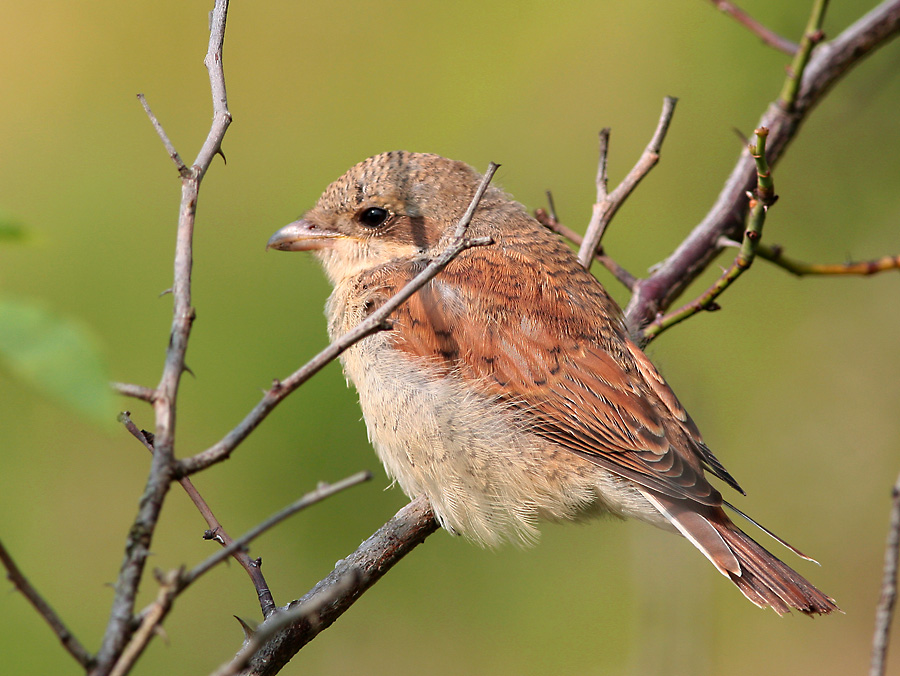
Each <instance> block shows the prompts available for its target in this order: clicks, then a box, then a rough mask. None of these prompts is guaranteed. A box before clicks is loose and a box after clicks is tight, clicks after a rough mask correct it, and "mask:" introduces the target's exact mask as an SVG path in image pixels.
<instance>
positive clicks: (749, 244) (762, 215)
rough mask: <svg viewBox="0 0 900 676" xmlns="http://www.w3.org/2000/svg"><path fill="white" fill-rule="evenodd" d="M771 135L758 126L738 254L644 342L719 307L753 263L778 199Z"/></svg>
mask: <svg viewBox="0 0 900 676" xmlns="http://www.w3.org/2000/svg"><path fill="white" fill-rule="evenodd" d="M768 134H769V130H768V129H766V128H765V127H762V128H760V129H757V130H756V143H755V144H753V145H751V146H750V147H749V151H750V154H751V155H752V156H753V159H754V160H755V162H756V175H757V186H756V191H755V193H754V197H753V199H752V200H751V202H750V218H749V219H748V225H747V230H746V231H745V232H744V241H743V243H742V244H741V249H740V251H739V252H738V255H737V257H736V258H735V259H734V262H733V263H732V264H731V266H730V267H729V268H728V269H727V270H725V272H723V273H722V275H721V276H720V277H719V278H718V279H717V280H716V281H715V283H714V284H713V285H712V286H710V287H709V288H708V289H707V290H706V291H704V292H703V293H702V294H700V296H698V297H697V298H695V299H694V300H692V301H691V302H690V303H687V304H685V305H683V306H682V307H680V308H678V309H677V310H675V311H674V312H671V313H669V314H667V315H666V316H665V317H657V318H656V319H654V320H653V321H652V322H651V323H650V324H648V325H647V326H646V327H645V328H644V330H643V332H642V333H641V337H642V338H643V341H644V343H645V344H646V343H649V342H650V341H651V340H653V339H654V338H656V337H657V336H658V335H659V334H660V333H662V332H663V331H665V330H666V329H669V328H671V327H673V326H675V325H676V324H678V323H680V322H683V321H684V320H685V319H688V318H689V317H692V316H693V315H695V314H697V313H698V312H703V311H704V310H718V309H719V306H718V305H717V304H716V302H715V301H716V298H718V297H719V296H720V295H722V293H724V291H725V289H727V288H728V287H729V286H731V285H732V284H733V283H734V282H736V281H737V279H738V277H740V276H741V275H742V274H744V273H745V272H746V271H747V270H749V269H750V266H751V265H753V261H754V259H755V258H756V250H757V246H758V243H759V238H760V237H762V228H763V223H765V220H766V213H767V210H768V208H769V206H770V205H771V204H773V203H774V202H775V200H776V199H777V198H776V197H775V185H774V183H773V182H772V174H771V171H770V170H769V165H768V163H767V162H766V137H767V136H768Z"/></svg>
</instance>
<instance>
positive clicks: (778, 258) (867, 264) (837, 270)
mask: <svg viewBox="0 0 900 676" xmlns="http://www.w3.org/2000/svg"><path fill="white" fill-rule="evenodd" d="M728 244H729V245H732V244H734V245H737V243H736V242H734V243H732V242H729V243H728ZM756 255H757V256H759V257H760V258H764V259H766V260H767V261H769V262H770V263H774V264H775V265H777V266H778V267H780V268H782V269H784V270H787V271H788V272H790V273H791V274H792V275H796V276H797V277H804V276H806V275H862V276H868V275H874V274H877V273H879V272H887V271H888V270H900V256H882V257H881V258H875V259H872V260H868V261H850V262H849V263H805V262H803V261H798V260H797V259H795V258H789V257H787V256H785V255H784V249H783V248H782V247H780V246H778V245H775V244H773V245H766V244H760V245H759V248H758V249H757V250H756Z"/></svg>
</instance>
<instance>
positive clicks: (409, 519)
mask: <svg viewBox="0 0 900 676" xmlns="http://www.w3.org/2000/svg"><path fill="white" fill-rule="evenodd" d="M437 529H438V524H437V522H436V521H435V520H434V513H433V512H432V511H431V506H430V505H429V504H428V501H427V500H426V499H425V498H417V499H416V500H413V501H412V502H410V503H409V504H408V505H406V506H405V507H404V508H403V509H401V510H400V511H399V512H397V514H396V516H394V518H393V519H391V520H390V521H388V522H387V523H386V524H385V525H384V526H382V527H381V528H380V529H379V530H378V531H377V532H376V533H375V534H374V535H372V537H370V538H369V539H368V540H366V541H365V542H363V543H362V545H360V546H359V548H358V549H357V550H356V551H355V552H353V553H352V554H351V555H350V556H348V557H347V558H346V559H343V560H342V561H339V562H338V564H337V565H336V566H335V568H334V570H333V571H332V572H331V573H330V574H329V575H328V577H326V578H325V579H323V580H322V581H321V582H319V583H318V584H317V585H316V586H315V587H313V588H312V589H311V590H310V591H309V592H307V594H306V595H305V596H303V598H301V599H298V600H297V601H294V602H293V603H291V604H290V605H289V606H288V609H293V608H297V607H300V608H302V609H303V610H302V611H300V613H301V614H300V616H299V617H298V618H297V619H296V620H294V621H293V622H292V623H291V624H290V625H288V626H287V627H285V628H284V629H281V630H280V631H278V632H276V633H275V634H274V636H272V637H271V638H270V639H268V640H267V641H265V642H264V643H263V645H262V646H261V647H260V648H259V650H257V652H256V654H255V655H254V656H253V657H252V659H251V660H250V661H249V666H248V668H247V669H246V670H245V671H244V672H242V674H244V675H245V676H249V675H251V674H252V675H253V676H271V675H272V674H277V673H278V672H279V671H280V670H281V668H282V667H283V666H284V665H285V664H287V663H288V661H289V660H290V659H291V658H292V657H293V656H294V655H296V654H297V652H298V651H299V650H300V649H301V648H303V646H305V645H306V644H307V643H309V642H310V641H312V640H313V639H314V638H315V637H316V636H317V635H318V634H319V633H321V632H322V631H324V630H325V629H327V628H328V627H330V626H331V625H332V624H333V623H334V621H335V620H336V619H337V618H338V617H340V616H341V615H342V614H343V613H344V612H345V611H346V610H348V609H349V608H350V606H351V605H353V604H354V603H355V602H356V600H357V599H358V598H359V597H360V596H362V594H363V593H364V592H365V591H366V590H367V589H369V587H371V586H372V585H373V584H375V583H376V582H378V580H380V579H381V577H382V576H383V575H384V574H385V573H387V572H388V571H389V570H390V569H391V568H392V567H393V566H394V564H395V563H397V562H398V561H399V560H400V559H402V558H403V557H404V556H406V555H407V554H409V552H411V551H412V550H413V549H414V548H415V547H417V546H418V545H419V544H420V543H422V542H424V540H425V538H427V537H428V536H429V535H431V534H432V533H433V532H434V531H436V530H437ZM336 592H337V593H336ZM277 617H278V614H277V613H276V614H275V615H274V616H273V620H276V621H277ZM267 622H268V621H267ZM264 626H265V624H264Z"/></svg>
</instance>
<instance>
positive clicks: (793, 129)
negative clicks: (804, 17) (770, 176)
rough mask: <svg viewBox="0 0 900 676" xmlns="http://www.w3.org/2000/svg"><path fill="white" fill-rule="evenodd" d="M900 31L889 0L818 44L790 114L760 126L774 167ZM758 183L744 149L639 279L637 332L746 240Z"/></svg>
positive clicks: (896, 6)
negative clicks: (728, 244)
mask: <svg viewBox="0 0 900 676" xmlns="http://www.w3.org/2000/svg"><path fill="white" fill-rule="evenodd" d="M898 31H900V0H888V1H886V2H883V3H882V4H881V5H879V6H878V7H876V8H875V9H873V10H872V11H870V12H869V13H868V14H866V15H865V16H863V17H862V18H861V19H859V20H858V21H856V22H855V23H854V24H852V25H851V26H849V27H848V28H847V29H846V30H844V32H842V33H841V34H840V35H838V36H837V37H836V38H835V39H834V40H832V41H830V42H826V43H823V44H820V45H818V47H816V49H815V51H814V52H813V54H812V57H811V59H810V61H809V64H808V65H807V67H806V69H805V70H804V72H803V80H802V82H801V83H800V92H799V96H798V99H797V102H796V105H795V106H794V107H793V109H792V111H791V112H790V113H788V112H785V111H784V110H781V109H780V108H778V107H777V106H776V105H771V106H769V109H768V110H767V111H766V112H765V114H763V116H762V118H761V119H760V121H759V123H758V124H757V125H756V127H757V128H759V127H768V128H769V140H768V158H769V163H770V165H772V166H774V165H775V164H776V163H777V162H778V160H779V159H780V158H781V156H782V155H783V154H784V151H785V150H786V149H787V146H788V145H789V144H790V142H791V141H792V140H793V139H794V137H795V136H796V135H797V132H799V130H800V125H801V123H802V122H803V121H804V120H805V119H806V117H808V115H809V114H810V113H811V112H812V110H813V108H814V107H815V105H816V104H817V103H818V102H819V101H820V100H821V99H822V97H823V96H824V95H825V94H826V93H827V92H828V91H829V90H830V89H831V87H833V86H834V85H835V84H836V83H837V82H838V81H839V80H840V79H841V77H843V76H844V75H845V74H846V73H847V72H848V71H849V70H850V69H851V68H852V67H853V66H855V65H856V64H858V63H859V62H860V61H861V60H862V59H863V58H864V57H866V56H868V55H869V54H871V53H872V52H874V51H875V50H876V49H877V48H879V47H881V46H883V45H885V44H886V43H887V42H888V41H889V40H890V39H891V38H893V37H895V36H896V35H897V33H898ZM755 183H756V167H755V164H754V161H753V158H752V157H750V154H749V153H748V152H746V151H744V152H743V153H741V156H740V158H739V159H738V161H737V164H736V165H735V167H734V169H733V170H732V172H731V175H730V176H729V177H728V180H727V181H726V183H725V186H724V187H723V188H722V191H721V192H720V193H719V196H718V198H717V199H716V202H715V204H714V205H713V207H712V209H710V211H709V213H708V214H707V215H706V217H705V218H704V219H703V221H702V222H701V223H700V224H699V225H698V226H697V227H696V228H694V230H693V231H692V232H691V233H690V235H688V237H687V238H686V239H685V240H684V241H683V242H682V243H681V244H680V245H679V246H678V248H677V249H676V250H675V252H674V253H672V255H670V256H669V257H668V258H667V259H666V260H664V261H662V262H661V263H660V264H659V265H658V266H655V268H654V271H653V273H652V274H651V275H650V276H649V277H647V278H646V279H642V280H638V283H637V285H636V286H635V288H634V293H633V295H632V297H631V301H630V302H629V303H628V307H627V308H626V310H625V317H626V321H627V322H628V326H629V327H630V328H631V331H632V334H633V335H637V334H638V333H639V329H640V328H641V327H643V326H645V325H646V324H647V323H649V322H650V321H652V320H653V318H654V317H656V315H657V314H658V313H660V312H664V311H665V310H666V309H667V308H668V307H670V306H671V305H672V303H673V302H674V301H675V299H677V298H678V296H680V295H681V293H682V292H683V291H684V290H685V289H686V288H687V287H688V286H689V285H690V284H691V282H693V281H694V280H695V279H696V278H697V277H698V276H699V275H700V274H701V273H702V272H703V271H704V270H705V269H706V268H707V267H708V266H709V264H710V263H711V262H712V261H713V260H714V259H715V258H716V256H717V255H718V254H719V252H720V251H721V249H722V245H721V238H723V237H725V238H728V239H732V240H740V239H741V238H742V230H743V224H744V219H745V216H746V211H747V192H748V191H749V190H752V189H753V186H754V185H755Z"/></svg>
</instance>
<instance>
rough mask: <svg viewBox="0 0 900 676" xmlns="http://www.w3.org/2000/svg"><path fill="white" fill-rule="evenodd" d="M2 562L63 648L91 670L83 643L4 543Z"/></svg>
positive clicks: (0, 549)
mask: <svg viewBox="0 0 900 676" xmlns="http://www.w3.org/2000/svg"><path fill="white" fill-rule="evenodd" d="M0 562H2V563H3V567H4V568H6V579H8V580H9V581H10V582H12V583H13V585H15V587H16V589H18V590H19V591H20V592H22V596H24V597H25V598H26V599H28V602H29V603H30V604H31V605H32V606H34V609H35V610H37V611H38V614H39V615H40V616H41V617H43V618H44V621H45V622H46V623H47V624H49V625H50V629H52V630H53V633H54V634H56V638H58V639H59V642H60V643H62V645H63V648H65V649H66V650H67V651H68V653H69V654H70V655H71V656H72V657H74V658H75V661H76V662H78V664H80V665H81V666H82V667H83V668H84V669H90V668H91V666H92V665H93V664H94V658H93V657H92V656H91V654H90V653H89V652H88V651H87V650H85V648H84V646H83V645H81V642H80V641H79V640H78V639H77V638H75V636H74V635H73V634H72V632H71V631H69V628H68V627H66V625H65V624H63V621H62V620H61V619H60V617H59V615H57V614H56V611H55V610H53V608H51V607H50V604H49V603H47V601H45V600H44V597H43V596H41V595H40V594H39V593H38V591H37V589H35V588H34V587H33V586H32V585H31V583H30V582H29V581H28V578H26V577H25V575H24V573H22V571H21V570H19V567H18V566H17V565H16V562H15V561H14V560H13V558H12V555H11V554H10V553H9V552H8V551H7V550H6V547H4V546H3V543H2V542H0Z"/></svg>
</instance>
